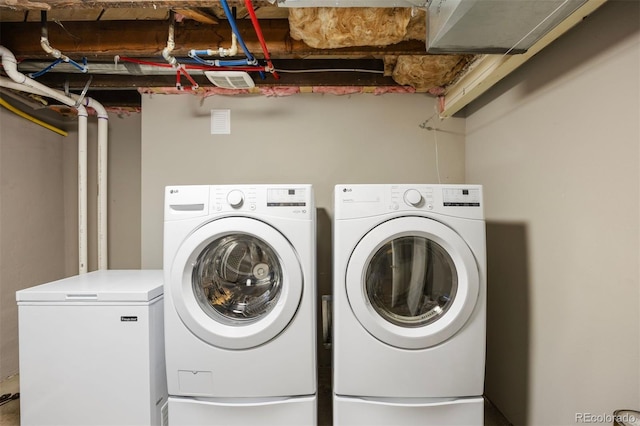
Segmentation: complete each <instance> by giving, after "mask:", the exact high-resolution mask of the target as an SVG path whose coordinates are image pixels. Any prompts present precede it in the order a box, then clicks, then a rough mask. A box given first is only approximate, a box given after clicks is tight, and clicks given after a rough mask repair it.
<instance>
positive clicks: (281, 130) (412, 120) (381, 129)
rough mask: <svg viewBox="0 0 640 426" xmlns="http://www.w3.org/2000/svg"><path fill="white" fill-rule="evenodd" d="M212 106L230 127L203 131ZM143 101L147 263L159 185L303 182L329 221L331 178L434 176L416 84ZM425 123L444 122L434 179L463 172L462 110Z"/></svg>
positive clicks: (155, 237) (156, 228) (157, 264)
mask: <svg viewBox="0 0 640 426" xmlns="http://www.w3.org/2000/svg"><path fill="white" fill-rule="evenodd" d="M212 109H229V110H231V134H230V135H211V133H210V121H211V120H210V111H211V110H212ZM142 111H143V112H142V115H143V120H142V266H143V267H145V268H161V267H162V218H163V196H164V187H165V186H166V185H178V184H227V183H310V184H313V185H314V189H315V197H316V206H317V208H319V209H321V211H322V212H321V214H320V215H319V216H320V217H322V218H324V219H323V220H326V221H328V219H329V218H330V217H331V204H332V198H331V197H332V193H333V192H332V191H333V186H334V185H335V184H338V183H358V182H370V183H384V182H388V183H398V182H430V183H434V182H437V180H438V176H437V171H436V157H435V151H436V150H435V139H434V132H430V131H427V130H425V129H423V128H421V127H420V125H421V124H422V123H423V122H424V121H425V120H426V119H427V118H429V117H431V116H433V115H434V99H433V98H432V97H429V96H427V95H424V94H386V95H381V96H376V95H372V94H358V95H351V96H335V95H322V94H302V95H295V96H290V97H282V98H271V97H264V96H212V97H208V98H204V99H202V98H201V97H198V96H186V95H177V96H176V95H153V96H149V95H145V96H143V99H142ZM434 120H435V121H434ZM429 125H430V126H434V127H436V126H437V127H440V128H442V129H443V130H444V131H441V132H438V134H437V136H436V137H437V141H438V157H439V170H440V179H441V181H442V182H443V183H448V182H463V181H464V120H463V119H455V118H452V119H449V120H446V121H442V122H439V121H438V119H437V118H435V119H432V120H431V121H430V123H429ZM327 223H328V222H327ZM326 231H329V229H327V230H326ZM327 255H328V254H327Z"/></svg>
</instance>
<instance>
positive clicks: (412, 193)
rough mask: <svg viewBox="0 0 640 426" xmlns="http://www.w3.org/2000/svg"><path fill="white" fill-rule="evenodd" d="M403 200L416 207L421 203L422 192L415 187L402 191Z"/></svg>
mask: <svg viewBox="0 0 640 426" xmlns="http://www.w3.org/2000/svg"><path fill="white" fill-rule="evenodd" d="M404 201H405V203H407V204H409V205H410V206H414V207H418V206H419V205H420V204H421V203H422V194H420V191H418V190H417V189H408V190H407V191H406V192H405V193H404Z"/></svg>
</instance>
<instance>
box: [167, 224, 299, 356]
mask: <svg viewBox="0 0 640 426" xmlns="http://www.w3.org/2000/svg"><path fill="white" fill-rule="evenodd" d="M170 277H171V283H170V288H171V295H172V297H173V301H174V304H175V307H176V310H177V312H178V315H179V316H180V318H181V319H182V321H183V322H184V324H185V326H186V327H187V328H189V330H190V331H191V332H192V333H194V334H195V335H196V336H198V337H199V338H200V339H202V340H204V341H205V342H207V343H210V344H212V345H215V346H218V347H221V348H226V349H247V348H252V347H255V346H259V345H261V344H263V343H266V342H268V341H269V340H271V339H273V338H274V337H275V336H277V335H278V334H279V333H280V332H282V331H283V330H284V329H285V328H286V327H287V325H288V324H289V322H290V321H291V319H292V318H293V316H294V315H295V313H296V310H297V309H298V305H299V304H300V300H301V297H302V286H303V275H302V268H301V266H300V262H299V261H298V257H297V256H296V253H295V251H294V249H293V247H292V246H291V244H290V243H289V241H288V240H287V239H286V238H285V237H284V236H283V235H282V234H280V232H278V231H277V230H275V229H274V228H272V227H271V226H269V225H267V224H265V223H264V222H261V221H259V220H255V219H249V218H242V217H229V218H223V219H218V220H214V221H211V222H209V223H207V224H205V225H204V226H202V227H200V228H198V229H197V230H196V231H195V232H193V233H192V234H190V235H189V236H188V237H187V239H186V240H185V241H184V242H183V244H182V245H181V246H180V249H179V250H178V252H177V254H176V257H175V259H174V262H173V265H172V267H171V275H170Z"/></svg>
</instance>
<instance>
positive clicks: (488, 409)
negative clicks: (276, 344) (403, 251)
mask: <svg viewBox="0 0 640 426" xmlns="http://www.w3.org/2000/svg"><path fill="white" fill-rule="evenodd" d="M19 387H20V383H19V376H18V375H15V376H11V377H9V378H8V379H6V380H4V381H2V382H0V395H4V394H6V393H11V394H14V393H16V392H19ZM19 424H20V400H19V399H16V400H13V401H10V402H8V403H6V404H4V405H1V406H0V426H18V425H19ZM331 424H332V423H331V370H330V369H327V370H326V371H320V374H319V389H318V426H331ZM484 425H485V426H511V424H510V423H509V422H508V421H507V419H505V418H504V417H503V416H502V414H500V412H499V411H498V410H497V409H496V408H495V407H494V406H493V405H492V404H491V403H490V402H489V401H485V409H484Z"/></svg>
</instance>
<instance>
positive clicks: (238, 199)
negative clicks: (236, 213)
mask: <svg viewBox="0 0 640 426" xmlns="http://www.w3.org/2000/svg"><path fill="white" fill-rule="evenodd" d="M243 202H244V194H243V193H242V191H240V190H237V189H234V190H233V191H231V192H229V193H228V194H227V203H229V205H230V206H231V207H233V208H235V209H237V208H239V207H240V206H242V203H243Z"/></svg>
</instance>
